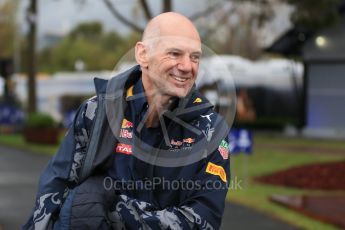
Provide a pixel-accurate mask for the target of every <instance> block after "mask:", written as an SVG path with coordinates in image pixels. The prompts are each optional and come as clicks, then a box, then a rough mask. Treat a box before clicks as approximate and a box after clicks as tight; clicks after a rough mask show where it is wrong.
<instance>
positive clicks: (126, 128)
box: [120, 119, 133, 138]
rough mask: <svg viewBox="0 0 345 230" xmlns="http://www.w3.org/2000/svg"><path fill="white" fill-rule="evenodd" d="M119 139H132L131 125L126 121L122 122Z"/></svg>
mask: <svg viewBox="0 0 345 230" xmlns="http://www.w3.org/2000/svg"><path fill="white" fill-rule="evenodd" d="M120 137H122V138H133V123H132V122H130V121H128V120H127V119H123V120H122V124H121V129H120Z"/></svg>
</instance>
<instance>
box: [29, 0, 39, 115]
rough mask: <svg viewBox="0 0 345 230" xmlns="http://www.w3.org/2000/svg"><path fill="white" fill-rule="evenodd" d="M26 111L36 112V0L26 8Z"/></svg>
mask: <svg viewBox="0 0 345 230" xmlns="http://www.w3.org/2000/svg"><path fill="white" fill-rule="evenodd" d="M27 20H28V23H29V33H28V43H29V44H28V45H29V47H28V55H29V58H28V59H29V60H28V99H29V101H28V112H29V113H33V112H36V23H37V0H31V1H30V6H29V8H28V14H27Z"/></svg>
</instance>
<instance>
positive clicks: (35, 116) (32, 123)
mask: <svg viewBox="0 0 345 230" xmlns="http://www.w3.org/2000/svg"><path fill="white" fill-rule="evenodd" d="M25 126H26V127H27V128H51V127H55V126H57V123H56V122H55V121H54V119H53V118H52V117H51V116H50V115H49V114H46V113H30V114H29V115H28V117H27V119H26V121H25Z"/></svg>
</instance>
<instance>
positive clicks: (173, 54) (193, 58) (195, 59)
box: [168, 51, 201, 62]
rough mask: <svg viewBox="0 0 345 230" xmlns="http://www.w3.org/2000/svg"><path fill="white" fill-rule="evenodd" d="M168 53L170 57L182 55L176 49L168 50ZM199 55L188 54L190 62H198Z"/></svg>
mask: <svg viewBox="0 0 345 230" xmlns="http://www.w3.org/2000/svg"><path fill="white" fill-rule="evenodd" d="M168 55H169V56H170V57H172V58H179V57H181V56H182V55H183V53H182V52H178V51H170V52H168ZM200 56H201V55H199V54H191V55H190V59H191V61H192V62H199V61H200Z"/></svg>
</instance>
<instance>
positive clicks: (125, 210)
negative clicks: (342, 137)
mask: <svg viewBox="0 0 345 230" xmlns="http://www.w3.org/2000/svg"><path fill="white" fill-rule="evenodd" d="M228 157H229V152H228V143H227V141H226V140H225V139H224V140H222V141H221V143H220V145H219V147H218V148H217V149H216V150H215V151H214V152H213V153H212V154H211V155H210V156H208V157H207V159H206V160H205V162H204V163H203V165H202V166H201V167H200V171H199V173H198V174H197V176H196V178H195V180H194V181H195V186H196V187H195V189H194V190H192V191H191V192H190V194H189V196H188V199H186V200H185V201H184V202H183V203H181V204H180V205H178V206H172V207H168V208H165V209H163V210H157V209H155V207H154V206H153V205H152V204H149V203H146V202H143V201H139V200H136V199H131V198H129V197H127V196H124V195H120V196H119V197H120V201H119V202H117V204H116V209H115V210H116V211H114V212H112V213H111V214H112V215H111V219H112V222H113V224H114V225H115V228H116V229H121V228H123V227H126V228H130V229H131V228H137V227H140V226H146V227H148V229H150V228H152V229H219V227H220V224H221V219H222V215H223V211H224V202H225V197H226V194H227V191H228V187H229V180H230V161H229V159H228Z"/></svg>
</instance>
